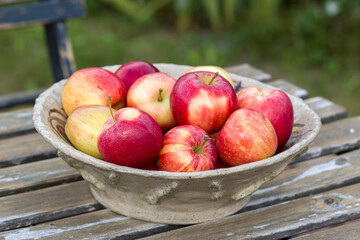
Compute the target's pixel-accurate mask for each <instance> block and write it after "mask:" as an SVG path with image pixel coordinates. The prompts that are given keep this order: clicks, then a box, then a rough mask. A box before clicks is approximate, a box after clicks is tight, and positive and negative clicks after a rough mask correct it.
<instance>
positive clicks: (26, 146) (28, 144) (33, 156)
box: [0, 133, 56, 167]
mask: <svg viewBox="0 0 360 240" xmlns="http://www.w3.org/2000/svg"><path fill="white" fill-rule="evenodd" d="M0 152H1V155H0V167H8V166H14V165H18V164H22V163H27V162H32V161H37V160H41V159H47V158H51V157H55V156H56V150H55V149H54V148H53V147H52V146H51V145H50V144H49V143H47V142H45V140H44V139H43V138H42V137H41V136H40V135H39V134H38V133H30V134H26V135H21V136H16V137H12V138H6V139H0Z"/></svg>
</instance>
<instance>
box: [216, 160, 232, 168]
mask: <svg viewBox="0 0 360 240" xmlns="http://www.w3.org/2000/svg"><path fill="white" fill-rule="evenodd" d="M229 167H231V166H229V165H227V164H225V163H224V162H222V161H220V160H218V161H217V162H216V164H215V167H214V169H221V168H229Z"/></svg>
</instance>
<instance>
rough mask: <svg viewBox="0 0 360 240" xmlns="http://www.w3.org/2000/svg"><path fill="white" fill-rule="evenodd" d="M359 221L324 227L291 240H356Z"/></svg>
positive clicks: (359, 234)
mask: <svg viewBox="0 0 360 240" xmlns="http://www.w3.org/2000/svg"><path fill="white" fill-rule="evenodd" d="M359 226H360V219H357V220H353V221H349V222H345V223H341V224H338V225H335V226H333V227H326V228H323V229H319V230H315V231H313V232H310V233H304V234H302V235H301V236H298V237H294V238H291V239H292V240H314V239H326V240H340V239H344V240H358V239H359V236H360V230H359Z"/></svg>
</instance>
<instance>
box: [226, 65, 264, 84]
mask: <svg viewBox="0 0 360 240" xmlns="http://www.w3.org/2000/svg"><path fill="white" fill-rule="evenodd" d="M226 71H228V72H229V73H234V74H237V75H240V76H244V77H248V78H252V79H255V80H258V81H261V82H269V81H270V79H271V75H270V74H268V73H265V72H263V71H262V70H260V69H257V68H254V67H253V66H251V65H249V64H247V63H245V64H239V65H235V66H231V67H227V68H226Z"/></svg>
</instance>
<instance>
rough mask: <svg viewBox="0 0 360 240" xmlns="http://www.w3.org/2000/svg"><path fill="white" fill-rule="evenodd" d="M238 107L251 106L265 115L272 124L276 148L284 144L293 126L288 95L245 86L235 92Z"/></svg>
mask: <svg viewBox="0 0 360 240" xmlns="http://www.w3.org/2000/svg"><path fill="white" fill-rule="evenodd" d="M237 98H238V104H239V108H251V109H254V110H256V111H258V112H261V113H262V114H264V115H265V117H267V118H268V119H269V120H270V122H271V124H272V125H273V127H274V129H275V132H276V135H277V138H278V149H281V148H282V147H283V146H285V144H286V142H287V141H288V140H289V138H290V136H291V133H292V129H293V126H294V109H293V106H292V103H291V100H290V98H289V97H288V95H287V94H286V93H285V92H283V91H281V90H277V89H262V88H256V87H246V88H244V89H242V90H240V91H239V92H238V94H237Z"/></svg>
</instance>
